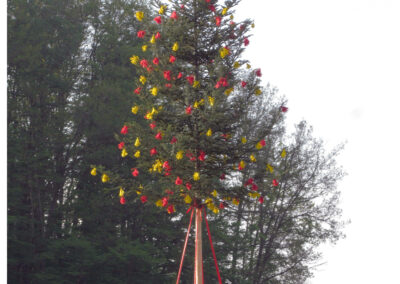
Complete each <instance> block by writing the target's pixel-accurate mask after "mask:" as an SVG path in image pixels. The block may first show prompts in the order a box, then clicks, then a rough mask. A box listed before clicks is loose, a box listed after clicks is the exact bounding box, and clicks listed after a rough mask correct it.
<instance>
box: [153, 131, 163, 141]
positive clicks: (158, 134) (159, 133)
mask: <svg viewBox="0 0 400 284" xmlns="http://www.w3.org/2000/svg"><path fill="white" fill-rule="evenodd" d="M154 137H155V138H156V139H157V140H162V134H161V132H158V133H157V134H156V136H154Z"/></svg>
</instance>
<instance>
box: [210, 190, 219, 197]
mask: <svg viewBox="0 0 400 284" xmlns="http://www.w3.org/2000/svg"><path fill="white" fill-rule="evenodd" d="M211 195H212V196H214V197H217V195H218V192H217V191H216V190H215V189H214V190H213V191H212V192H211Z"/></svg>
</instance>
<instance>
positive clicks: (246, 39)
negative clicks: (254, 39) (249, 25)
mask: <svg viewBox="0 0 400 284" xmlns="http://www.w3.org/2000/svg"><path fill="white" fill-rule="evenodd" d="M249 43H250V41H249V39H248V38H247V37H245V38H244V46H248V45H249Z"/></svg>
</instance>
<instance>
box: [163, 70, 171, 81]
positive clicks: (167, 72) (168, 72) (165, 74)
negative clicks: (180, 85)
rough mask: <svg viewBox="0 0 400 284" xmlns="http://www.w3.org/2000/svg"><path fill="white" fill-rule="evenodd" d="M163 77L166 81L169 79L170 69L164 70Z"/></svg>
mask: <svg viewBox="0 0 400 284" xmlns="http://www.w3.org/2000/svg"><path fill="white" fill-rule="evenodd" d="M164 78H165V79H166V80H168V81H171V71H170V70H165V71H164Z"/></svg>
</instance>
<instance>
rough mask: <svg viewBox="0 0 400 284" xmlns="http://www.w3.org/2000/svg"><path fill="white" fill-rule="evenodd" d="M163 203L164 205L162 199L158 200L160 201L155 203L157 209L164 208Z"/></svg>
mask: <svg viewBox="0 0 400 284" xmlns="http://www.w3.org/2000/svg"><path fill="white" fill-rule="evenodd" d="M162 203H163V202H162V200H161V199H158V200H157V201H156V202H155V204H156V206H157V207H163V206H162Z"/></svg>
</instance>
